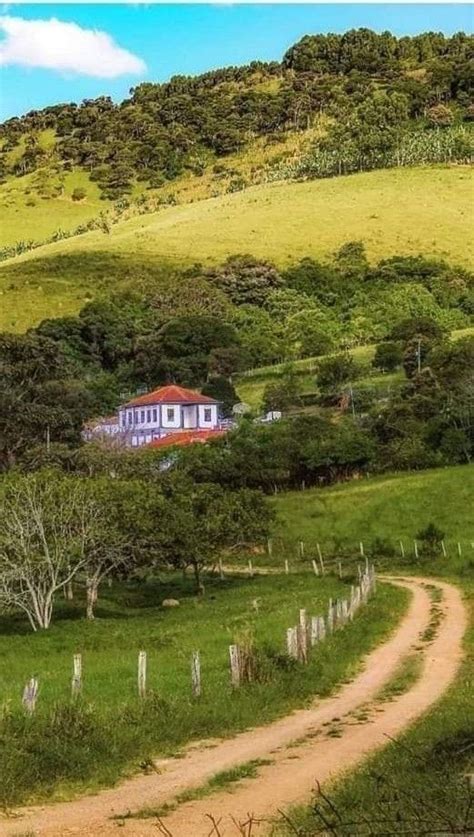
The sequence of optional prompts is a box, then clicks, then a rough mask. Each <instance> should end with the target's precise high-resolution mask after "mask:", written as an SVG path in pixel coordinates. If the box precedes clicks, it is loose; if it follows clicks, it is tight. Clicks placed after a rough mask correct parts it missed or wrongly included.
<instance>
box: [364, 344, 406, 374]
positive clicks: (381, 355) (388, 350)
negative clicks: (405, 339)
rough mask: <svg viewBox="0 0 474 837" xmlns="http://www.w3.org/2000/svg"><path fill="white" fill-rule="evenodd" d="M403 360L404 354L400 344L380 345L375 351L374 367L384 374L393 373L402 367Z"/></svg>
mask: <svg viewBox="0 0 474 837" xmlns="http://www.w3.org/2000/svg"><path fill="white" fill-rule="evenodd" d="M402 360H403V352H402V347H401V345H400V343H396V342H387V343H379V344H378V346H377V347H376V349H375V355H374V359H373V361H372V366H374V367H375V369H380V370H381V371H382V372H393V371H394V370H395V369H396V368H397V367H398V366H401V364H402Z"/></svg>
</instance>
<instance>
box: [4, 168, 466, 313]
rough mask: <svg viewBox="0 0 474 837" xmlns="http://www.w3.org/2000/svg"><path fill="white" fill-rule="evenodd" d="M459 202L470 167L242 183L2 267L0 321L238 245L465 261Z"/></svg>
mask: <svg viewBox="0 0 474 837" xmlns="http://www.w3.org/2000/svg"><path fill="white" fill-rule="evenodd" d="M471 206H472V175H471V173H470V170H469V169H468V168H466V167H462V166H456V167H442V166H436V167H426V168H413V169H399V170H395V169H391V170H380V171H374V172H368V173H363V174H357V175H351V176H348V177H340V178H333V179H329V180H316V181H310V182H306V183H278V184H273V185H263V186H254V187H252V188H249V189H247V190H245V191H242V192H238V193H235V194H226V195H224V196H220V197H217V198H211V199H208V200H201V201H198V202H195V203H186V204H183V205H180V206H176V207H168V208H164V209H162V210H160V211H159V212H156V213H153V214H150V215H143V216H138V217H134V218H131V219H129V220H126V221H123V222H121V223H119V224H117V225H115V226H114V227H113V228H112V230H111V233H110V234H104V233H102V232H100V231H93V232H91V233H87V234H86V235H83V236H79V237H75V238H73V239H67V240H64V241H61V242H58V243H56V244H49V245H47V246H45V247H42V248H39V249H38V250H35V251H33V252H29V253H26V254H25V255H23V256H20V257H17V258H15V259H14V260H10V261H8V262H5V263H4V264H2V265H1V266H0V293H1V295H2V306H1V317H0V328H2V329H13V330H23V329H24V328H26V327H28V326H29V325H33V324H35V323H37V322H38V321H39V320H41V319H42V318H43V317H45V316H55V315H62V314H65V313H70V312H73V311H77V310H78V308H79V307H80V306H81V305H82V304H83V302H84V298H85V296H86V294H88V293H89V294H92V295H96V294H97V293H98V292H100V291H101V290H104V289H110V288H114V287H118V286H120V285H123V283H124V282H128V283H131V284H133V282H134V279H133V272H134V268H136V267H137V266H138V267H139V270H138V273H140V272H143V270H145V271H146V272H147V274H148V276H149V278H150V276H151V279H153V274H154V271H156V270H158V272H159V268H160V267H161V266H163V264H168V263H169V264H172V265H185V264H189V263H192V262H196V261H200V262H203V263H209V262H215V261H220V260H223V259H225V258H226V257H227V256H228V255H230V254H233V253H239V252H240V253H242V252H250V253H252V254H253V255H255V256H257V257H261V258H268V259H270V260H272V261H274V262H275V263H276V264H278V265H280V266H283V265H286V264H288V263H290V262H295V261H297V260H298V259H300V258H302V257H303V256H308V255H310V256H311V255H312V256H316V257H326V256H328V255H330V254H331V253H332V252H333V251H334V250H336V249H337V248H338V247H340V246H341V245H342V244H344V243H345V242H347V241H351V240H359V239H360V240H363V241H364V243H365V245H366V247H367V252H368V255H369V258H370V259H373V260H375V259H379V258H382V257H388V256H390V255H393V254H395V253H404V254H410V253H413V254H415V253H422V254H425V255H427V256H438V257H443V258H446V259H449V260H450V261H452V262H458V263H461V264H464V265H471V264H472V263H473V258H472V257H473V249H472V236H471V226H472V208H471ZM25 237H30V236H25ZM34 237H36V236H34Z"/></svg>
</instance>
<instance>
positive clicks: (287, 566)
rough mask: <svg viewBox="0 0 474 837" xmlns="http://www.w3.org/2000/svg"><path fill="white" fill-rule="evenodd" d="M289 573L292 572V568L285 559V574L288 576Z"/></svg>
mask: <svg viewBox="0 0 474 837" xmlns="http://www.w3.org/2000/svg"><path fill="white" fill-rule="evenodd" d="M289 572H290V566H289V564H288V560H287V559H285V573H286V574H287V575H288V573H289Z"/></svg>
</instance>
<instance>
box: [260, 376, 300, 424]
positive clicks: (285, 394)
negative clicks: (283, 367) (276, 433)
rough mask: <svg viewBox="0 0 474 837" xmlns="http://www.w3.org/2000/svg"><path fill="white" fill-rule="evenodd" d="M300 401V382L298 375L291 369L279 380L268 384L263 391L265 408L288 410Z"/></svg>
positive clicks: (267, 410) (271, 410)
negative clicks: (297, 378)
mask: <svg viewBox="0 0 474 837" xmlns="http://www.w3.org/2000/svg"><path fill="white" fill-rule="evenodd" d="M297 403H298V382H297V380H296V375H295V374H294V372H292V370H291V369H289V370H288V371H287V372H285V374H284V375H283V376H282V377H281V378H280V379H279V380H277V381H274V382H273V383H270V384H267V386H266V387H265V389H264V392H263V410H264V412H265V413H269V412H273V411H274V410H288V409H289V408H290V407H294V406H295V405H296V404H297Z"/></svg>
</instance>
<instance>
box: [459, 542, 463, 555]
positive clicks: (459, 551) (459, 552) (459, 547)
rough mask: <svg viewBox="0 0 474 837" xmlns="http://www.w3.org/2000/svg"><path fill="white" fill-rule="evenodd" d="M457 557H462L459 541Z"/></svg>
mask: <svg viewBox="0 0 474 837" xmlns="http://www.w3.org/2000/svg"><path fill="white" fill-rule="evenodd" d="M458 555H459V557H461V555H462V549H461V544H460V543H459V541H458Z"/></svg>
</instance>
